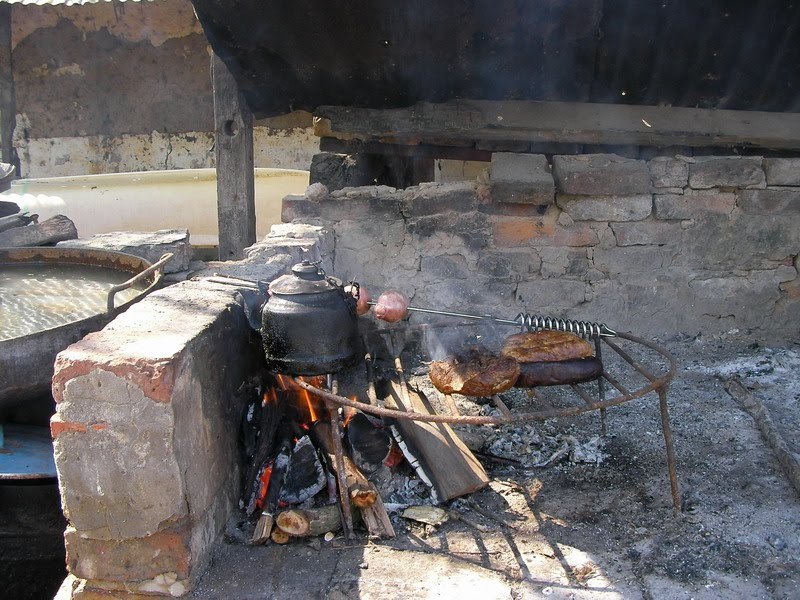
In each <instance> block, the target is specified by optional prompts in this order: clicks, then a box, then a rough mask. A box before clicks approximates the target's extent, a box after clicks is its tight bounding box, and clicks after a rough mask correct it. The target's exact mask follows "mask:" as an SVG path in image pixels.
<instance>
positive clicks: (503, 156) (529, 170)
mask: <svg viewBox="0 0 800 600" xmlns="http://www.w3.org/2000/svg"><path fill="white" fill-rule="evenodd" d="M489 187H490V192H491V196H492V200H494V201H495V202H506V203H515V204H520V203H521V204H545V205H546V204H552V203H553V201H554V199H555V183H554V181H553V175H552V174H551V173H550V165H549V164H548V163H547V159H546V158H545V157H544V155H542V154H515V153H513V152H495V153H494V154H492V170H491V183H490V186H489Z"/></svg>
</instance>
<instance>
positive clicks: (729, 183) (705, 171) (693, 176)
mask: <svg viewBox="0 0 800 600" xmlns="http://www.w3.org/2000/svg"><path fill="white" fill-rule="evenodd" d="M762 161H763V158H761V157H760V156H744V157H718V156H711V157H708V158H697V159H695V162H693V163H692V164H690V165H689V186H690V187H692V188H694V189H698V190H702V189H709V188H715V187H738V188H763V187H765V186H766V178H765V176H764V170H763V169H762V168H761V163H762Z"/></svg>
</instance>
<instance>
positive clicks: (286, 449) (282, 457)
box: [250, 438, 291, 544]
mask: <svg viewBox="0 0 800 600" xmlns="http://www.w3.org/2000/svg"><path fill="white" fill-rule="evenodd" d="M290 451H291V443H290V442H289V439H288V438H284V440H283V442H282V443H281V446H280V450H279V451H278V456H277V457H276V458H275V461H274V463H273V465H272V472H271V474H270V477H269V483H268V486H267V495H266V497H265V498H264V506H263V510H262V511H261V516H260V517H259V518H258V522H257V523H256V528H255V531H253V537H252V538H251V539H250V543H251V544H263V543H264V542H266V541H267V538H268V537H269V536H270V533H271V532H272V524H273V520H274V515H275V511H276V510H277V509H278V499H279V498H280V496H281V487H283V478H284V475H285V474H286V468H287V466H288V465H289V453H290Z"/></svg>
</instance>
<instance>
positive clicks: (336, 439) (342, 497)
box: [325, 379, 354, 540]
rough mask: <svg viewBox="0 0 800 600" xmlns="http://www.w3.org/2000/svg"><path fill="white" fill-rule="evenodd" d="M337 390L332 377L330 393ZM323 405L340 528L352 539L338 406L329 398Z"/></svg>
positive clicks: (337, 383)
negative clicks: (329, 423)
mask: <svg viewBox="0 0 800 600" xmlns="http://www.w3.org/2000/svg"><path fill="white" fill-rule="evenodd" d="M338 391H339V382H338V381H337V380H336V379H333V381H332V382H331V393H332V394H333V395H336V393H337V392H338ZM325 406H326V407H327V409H328V411H329V413H330V420H331V437H332V438H333V440H332V442H333V460H334V463H335V464H336V481H337V483H338V484H339V507H340V509H341V514H342V530H343V531H344V539H346V540H351V539H353V535H354V534H353V511H352V509H351V507H350V498H349V497H348V495H347V473H345V467H344V448H342V429H341V424H340V423H339V406H338V404H337V403H336V402H334V401H333V400H331V399H329V398H325Z"/></svg>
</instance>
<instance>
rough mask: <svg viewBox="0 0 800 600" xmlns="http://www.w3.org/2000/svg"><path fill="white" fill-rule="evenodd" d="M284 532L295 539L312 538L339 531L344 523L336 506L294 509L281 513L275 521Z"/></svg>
mask: <svg viewBox="0 0 800 600" xmlns="http://www.w3.org/2000/svg"><path fill="white" fill-rule="evenodd" d="M275 525H277V526H278V527H279V528H280V529H281V530H282V531H285V532H286V533H288V534H289V535H291V536H294V537H312V536H315V535H323V534H325V533H328V532H329V531H339V529H341V527H342V521H341V519H340V518H339V507H337V506H336V505H335V504H328V505H326V506H320V507H319V508H305V509H302V508H293V509H289V510H284V511H282V512H280V513H279V514H278V516H277V518H276V519H275Z"/></svg>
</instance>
